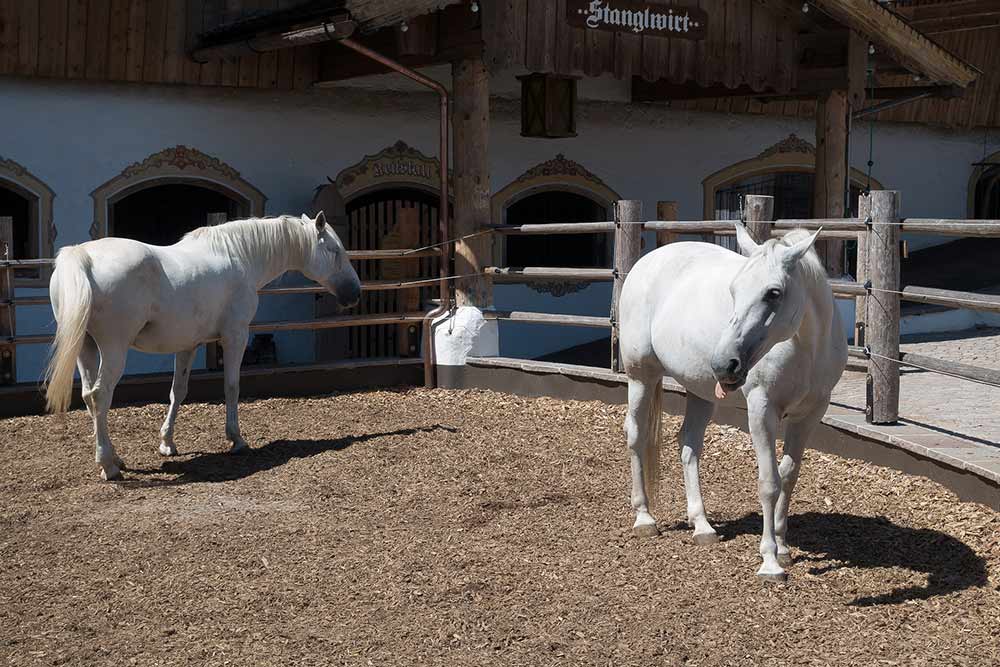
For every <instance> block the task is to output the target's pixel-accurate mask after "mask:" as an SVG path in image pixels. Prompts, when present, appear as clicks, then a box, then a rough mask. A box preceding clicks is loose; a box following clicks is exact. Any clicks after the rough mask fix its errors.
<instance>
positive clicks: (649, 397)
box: [625, 378, 663, 537]
mask: <svg viewBox="0 0 1000 667" xmlns="http://www.w3.org/2000/svg"><path fill="white" fill-rule="evenodd" d="M662 393H663V389H662V386H661V384H660V381H659V379H656V380H648V379H639V378H629V380H628V413H627V415H626V417H625V438H626V441H627V443H628V450H629V460H630V463H631V469H632V498H631V499H632V509H633V510H635V523H634V524H633V525H632V534H633V535H635V536H637V537H656V536H658V535H659V534H660V531H659V529H658V528H657V527H656V519H655V518H653V515H652V514H651V513H650V506H651V505H652V504H653V502H652V501H653V496H654V495H655V492H656V484H657V481H658V479H659V467H660V461H659V447H660V443H659V442H658V432H659V428H658V427H657V426H658V424H659V421H658V420H659V419H661V415H660V396H662ZM654 420H656V421H654Z"/></svg>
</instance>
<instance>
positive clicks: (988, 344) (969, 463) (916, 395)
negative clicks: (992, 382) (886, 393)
mask: <svg viewBox="0 0 1000 667" xmlns="http://www.w3.org/2000/svg"><path fill="white" fill-rule="evenodd" d="M901 347H902V349H903V351H905V352H914V353H919V354H923V355H926V356H930V357H936V358H939V359H946V360H950V361H959V362H962V363H965V364H971V365H975V366H983V367H985V368H993V369H1000V329H987V328H983V329H971V330H967V331H958V332H948V333H939V334H920V335H913V336H906V337H904V338H903V341H902V345H901ZM864 407H865V374H864V373H858V372H847V373H845V374H844V378H843V379H842V380H841V382H840V384H839V385H837V388H836V390H835V391H834V395H833V401H832V405H831V410H830V412H829V414H828V418H827V421H828V422H830V423H833V422H842V423H840V424H838V425H841V426H844V425H846V424H848V423H849V424H850V426H851V429H850V430H854V431H856V432H858V433H862V434H865V435H873V434H875V432H877V434H878V435H880V436H882V437H886V436H888V437H889V438H890V439H891V440H892V441H893V444H895V445H897V446H900V447H902V448H904V449H908V450H910V451H913V452H914V453H917V454H921V455H923V456H929V457H931V458H934V459H937V460H939V461H941V462H942V463H947V464H949V465H952V466H955V467H959V468H960V469H963V470H967V471H969V472H973V473H975V474H977V475H980V476H983V477H986V478H988V479H991V480H993V481H994V482H1000V388H997V387H990V386H986V385H981V384H976V383H973V382H968V381H966V380H960V379H958V378H952V377H948V376H945V375H940V374H938V373H931V372H927V371H922V370H919V369H914V368H908V367H903V369H902V375H901V377H900V401H899V414H900V423H899V425H897V426H892V427H873V426H871V425H869V424H866V423H865V422H864Z"/></svg>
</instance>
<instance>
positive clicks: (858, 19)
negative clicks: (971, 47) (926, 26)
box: [810, 0, 979, 88]
mask: <svg viewBox="0 0 1000 667" xmlns="http://www.w3.org/2000/svg"><path fill="white" fill-rule="evenodd" d="M810 2H811V4H813V5H815V6H816V7H817V8H819V9H821V10H823V11H824V12H826V13H827V14H829V15H830V16H831V17H833V18H834V19H836V20H837V21H840V22H841V23H843V24H844V25H845V26H847V27H849V28H852V29H853V30H857V31H858V32H860V33H862V34H864V35H867V36H868V37H869V39H871V40H872V41H873V42H875V44H876V48H878V47H882V48H885V49H887V50H888V51H889V52H890V53H891V54H892V55H893V57H894V59H895V60H896V61H897V62H899V64H900V65H902V66H904V67H906V68H907V69H909V70H910V71H912V72H914V73H917V74H921V75H924V76H926V77H927V78H928V79H929V80H931V81H933V82H940V83H950V84H954V85H957V86H962V87H963V88H964V87H965V86H968V85H969V84H971V83H972V82H973V81H975V80H976V78H977V76H978V74H979V72H978V70H976V69H975V68H974V67H971V66H970V65H967V64H966V63H964V62H963V61H961V60H959V59H958V58H957V57H955V56H953V55H952V54H951V53H949V52H948V51H945V50H944V49H942V48H941V47H940V46H938V45H937V44H935V43H934V42H932V41H931V40H929V39H927V38H926V37H925V36H924V35H922V34H920V32H919V31H918V30H917V29H915V28H913V27H911V26H909V25H907V23H906V22H905V21H904V20H903V19H902V18H901V17H900V16H898V15H895V14H893V13H892V12H891V11H890V10H888V9H887V8H885V7H883V6H882V5H881V4H879V3H877V2H857V1H855V0H810Z"/></svg>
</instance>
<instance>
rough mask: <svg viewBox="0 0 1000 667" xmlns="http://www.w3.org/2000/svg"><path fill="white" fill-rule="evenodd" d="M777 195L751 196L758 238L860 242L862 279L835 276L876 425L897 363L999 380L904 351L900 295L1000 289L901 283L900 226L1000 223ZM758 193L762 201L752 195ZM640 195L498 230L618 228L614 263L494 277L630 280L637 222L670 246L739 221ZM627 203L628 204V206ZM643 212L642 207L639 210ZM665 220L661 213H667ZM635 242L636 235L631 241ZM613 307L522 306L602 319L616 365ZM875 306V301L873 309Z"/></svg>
mask: <svg viewBox="0 0 1000 667" xmlns="http://www.w3.org/2000/svg"><path fill="white" fill-rule="evenodd" d="M769 199H771V198H770V197H765V196H758V195H751V196H749V197H748V198H747V202H746V210H747V211H748V212H751V215H750V216H748V217H749V218H750V219H748V220H747V221H746V224H747V226H748V231H750V232H751V235H752V236H754V237H755V238H756V240H757V241H758V242H760V241H762V240H764V239H766V238H769V237H780V236H783V235H784V234H786V233H787V232H788V231H789V230H792V229H807V230H813V231H814V230H818V229H822V232H821V234H820V237H821V238H833V239H848V240H856V241H857V242H858V267H859V268H858V274H859V275H858V281H856V282H855V281H845V280H831V281H830V286H831V289H832V291H833V293H834V295H835V296H837V297H841V298H845V297H846V298H852V297H853V298H856V299H857V300H858V307H857V309H856V323H855V331H856V332H857V335H856V341H855V342H856V343H858V344H856V345H851V346H849V354H850V356H851V357H853V358H856V359H863V360H865V361H867V363H868V369H869V370H868V373H869V381H868V383H869V386H870V387H871V389H870V391H869V392H868V396H867V397H866V407H867V418H868V420H869V421H872V422H876V423H891V422H894V421H896V420H897V419H898V416H899V375H900V367H901V366H907V367H913V368H918V369H921V370H924V371H929V372H935V373H941V374H943V375H948V376H951V377H956V378H961V379H964V380H969V381H972V382H981V383H984V384H990V385H993V386H1000V371H997V370H994V369H989V368H982V367H978V366H972V365H968V364H961V363H958V362H952V361H947V360H944V359H936V358H933V357H927V356H923V355H918V354H913V353H907V352H901V351H900V349H899V319H900V315H899V306H900V301H912V302H917V303H926V304H933V305H939V306H945V307H948V308H958V309H967V310H977V311H984V312H993V313H1000V295H991V294H980V293H976V292H963V291H958V290H947V289H936V288H929V287H921V286H917V285H907V286H901V285H900V282H899V275H900V273H899V267H900V260H901V257H900V243H899V236H900V234H901V233H914V234H933V235H940V236H973V237H1000V220H953V219H932V218H905V219H903V218H901V217H900V216H899V196H898V193H895V192H889V191H883V192H873V193H871V195H870V196H869V197H865V196H862V200H861V202H860V204H861V206H860V210H861V211H862V217H859V218H830V219H811V220H795V219H782V220H773V221H772V220H771V219H770V217H771V216H770V211H772V210H773V208H772V204H771V203H770V202H768V201H766V200H769ZM755 200H756V201H755ZM623 204H628V205H629V206H631V208H628V211H629V212H630V215H631V217H629V218H628V219H626V218H625V217H624V216H622V215H621V214H620V211H621V210H623V208H622V205H623ZM638 204H639V202H619V205H618V206H616V209H615V211H616V220H614V221H610V222H593V223H557V224H554V223H544V224H534V225H519V226H510V227H507V226H504V227H497V228H495V230H494V231H495V232H497V233H500V234H518V235H531V234H580V233H595V232H604V233H613V234H614V235H615V264H614V267H613V268H612V269H570V268H541V267H526V268H514V267H490V268H489V269H487V273H489V274H491V275H492V276H493V279H494V281H495V282H498V283H503V282H519V283H525V282H532V281H535V280H551V279H563V280H604V281H611V280H613V281H615V283H616V288H617V287H618V286H619V281H623V280H624V278H625V276H626V275H627V273H628V269H629V268H630V267H631V264H633V263H634V262H635V260H636V259H638V255H639V252H640V251H639V250H638V249H632V250H630V251H629V252H626V253H624V254H623V253H622V252H621V251H620V249H621V245H622V243H623V239H625V238H626V235H628V234H632V230H631V229H630V228H632V227H634V226H639V227H640V228H641V229H642V230H645V231H652V232H656V233H657V244H658V245H665V244H668V243H672V242H675V241H677V240H678V237H680V236H682V235H695V236H697V235H705V234H711V235H716V236H727V235H732V234H734V233H735V229H734V227H735V225H736V224H740V221H736V220H690V221H679V220H650V221H644V222H641V221H640V220H641V215H636V214H635V211H636V209H635V207H636V206H638ZM626 208H627V207H626ZM638 210H639V211H641V208H640V209H638ZM660 210H663V211H667V212H668V213H670V212H675V211H676V207H675V206H664V207H663V208H662V209H660ZM754 211H756V212H757V214H759V213H760V212H764V217H761V218H753V215H754V213H753V212H754ZM661 217H662V216H661ZM626 244H627V245H630V246H631V241H627V242H626ZM618 293H619V289H616V290H615V294H616V296H615V298H613V302H612V304H611V306H610V311H611V313H612V317H611V318H584V317H583V316H568V315H548V316H546V315H544V314H542V313H523V314H520V316H519V317H517V318H515V317H511V318H509V319H521V320H522V321H534V322H544V323H548V324H559V325H566V326H579V325H580V322H581V319H586V320H592V321H594V323H595V326H596V325H597V324H596V323H597V322H598V321H600V323H601V326H610V327H611V329H612V367H613V368H614V366H615V365H616V361H615V358H616V357H615V355H616V351H615V350H614V347H615V341H616V340H617V326H616V323H615V316H614V313H615V312H616V311H617V294H618ZM870 304H875V305H874V306H870Z"/></svg>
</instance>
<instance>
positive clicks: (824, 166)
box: [813, 90, 851, 278]
mask: <svg viewBox="0 0 1000 667" xmlns="http://www.w3.org/2000/svg"><path fill="white" fill-rule="evenodd" d="M850 111H851V106H850V104H849V103H848V95H847V91H846V90H832V91H830V92H829V93H827V94H826V96H824V97H821V98H820V100H819V102H818V103H817V105H816V178H815V187H814V197H813V217H815V218H842V217H844V193H845V192H846V189H847V178H848V167H847V118H848V114H850ZM817 246H818V247H817V250H818V251H819V254H820V257H821V258H823V260H824V264H825V265H826V270H827V272H828V273H829V274H830V277H831V278H839V277H840V276H841V275H843V273H844V242H843V241H842V240H837V239H826V240H823V241H819V242H818V243H817Z"/></svg>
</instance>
